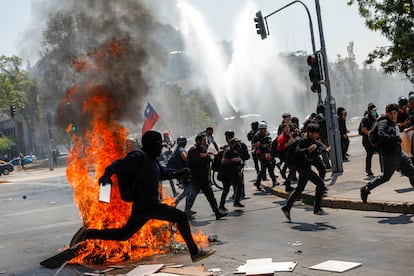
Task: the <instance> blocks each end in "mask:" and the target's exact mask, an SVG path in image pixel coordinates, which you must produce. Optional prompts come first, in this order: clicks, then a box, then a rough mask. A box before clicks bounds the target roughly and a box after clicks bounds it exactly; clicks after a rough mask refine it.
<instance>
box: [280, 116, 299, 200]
mask: <svg viewBox="0 0 414 276" xmlns="http://www.w3.org/2000/svg"><path fill="white" fill-rule="evenodd" d="M294 142H295V138H293V136H292V135H291V133H290V124H289V123H285V124H283V127H282V132H281V133H280V135H279V136H278V137H277V147H276V151H277V152H278V155H279V159H280V160H281V161H282V162H283V163H285V164H286V166H287V168H288V169H289V174H288V176H287V177H286V181H285V183H284V185H285V186H286V187H285V190H286V192H290V191H292V190H293V188H292V186H291V185H290V184H291V182H292V179H293V178H294V176H295V174H296V168H295V164H292V163H291V162H288V148H289V146H291V145H292V144H293V143H294Z"/></svg>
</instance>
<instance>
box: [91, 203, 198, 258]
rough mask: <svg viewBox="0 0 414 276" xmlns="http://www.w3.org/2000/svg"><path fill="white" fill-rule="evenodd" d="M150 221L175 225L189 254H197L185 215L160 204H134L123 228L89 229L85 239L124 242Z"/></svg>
mask: <svg viewBox="0 0 414 276" xmlns="http://www.w3.org/2000/svg"><path fill="white" fill-rule="evenodd" d="M150 219H158V220H165V221H169V222H173V223H177V228H178V230H179V231H180V234H181V236H182V237H183V238H184V240H185V242H186V243H187V247H188V250H189V251H190V253H191V254H196V253H197V252H198V247H197V245H196V243H195V242H194V240H193V237H192V235H191V230H190V225H189V224H188V219H187V215H186V214H185V213H184V212H183V211H181V210H179V209H176V208H174V207H171V206H169V205H166V204H161V203H159V204H155V205H151V206H147V207H141V206H138V205H137V204H135V203H134V204H133V205H132V211H131V215H130V217H129V219H128V221H127V222H126V223H125V225H124V226H123V227H121V228H115V229H104V230H98V229H89V230H88V233H87V235H86V239H98V240H116V241H126V240H128V239H129V238H130V237H132V235H134V234H135V233H136V232H137V231H138V230H139V229H140V228H141V227H142V226H144V224H145V223H146V222H147V221H148V220H150Z"/></svg>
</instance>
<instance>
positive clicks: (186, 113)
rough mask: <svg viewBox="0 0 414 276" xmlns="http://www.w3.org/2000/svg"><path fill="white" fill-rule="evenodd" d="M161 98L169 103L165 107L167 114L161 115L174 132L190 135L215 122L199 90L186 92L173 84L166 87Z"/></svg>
mask: <svg viewBox="0 0 414 276" xmlns="http://www.w3.org/2000/svg"><path fill="white" fill-rule="evenodd" d="M160 100H161V102H163V103H168V106H165V107H164V108H163V110H165V114H164V113H163V114H160V115H161V116H162V118H164V121H165V123H166V124H167V125H168V126H169V127H171V130H172V131H173V133H176V134H179V135H185V136H187V137H190V136H192V135H195V134H196V133H195V132H194V131H196V130H200V131H201V130H203V129H205V128H206V126H208V125H212V124H213V119H212V118H211V116H210V115H209V113H208V110H207V109H206V106H205V105H203V104H202V103H203V98H202V97H201V96H200V94H199V93H198V92H197V91H192V92H190V93H186V92H184V91H183V90H182V88H181V87H179V86H178V85H172V86H168V87H166V88H165V90H164V91H163V95H161V99H160ZM161 102H160V105H161Z"/></svg>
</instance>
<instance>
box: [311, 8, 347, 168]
mask: <svg viewBox="0 0 414 276" xmlns="http://www.w3.org/2000/svg"><path fill="white" fill-rule="evenodd" d="M315 5H316V15H317V17H318V27H319V37H320V42H321V53H322V56H323V59H322V61H323V68H324V71H325V81H324V82H325V83H324V84H325V87H326V98H325V117H326V126H327V128H328V129H327V132H328V143H329V145H331V146H333V151H331V161H332V172H334V173H341V172H343V167H342V147H341V139H340V136H339V124H338V119H337V118H336V101H335V98H334V97H332V94H331V86H330V82H329V72H328V57H327V55H326V47H325V38H324V35H323V27H322V17H321V8H320V5H319V0H315Z"/></svg>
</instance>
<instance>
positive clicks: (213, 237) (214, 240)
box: [208, 235, 219, 242]
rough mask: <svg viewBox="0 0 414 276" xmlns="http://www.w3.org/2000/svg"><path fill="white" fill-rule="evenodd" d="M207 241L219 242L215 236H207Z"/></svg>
mask: <svg viewBox="0 0 414 276" xmlns="http://www.w3.org/2000/svg"><path fill="white" fill-rule="evenodd" d="M208 241H209V242H218V241H219V240H218V237H217V235H210V236H208Z"/></svg>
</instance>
